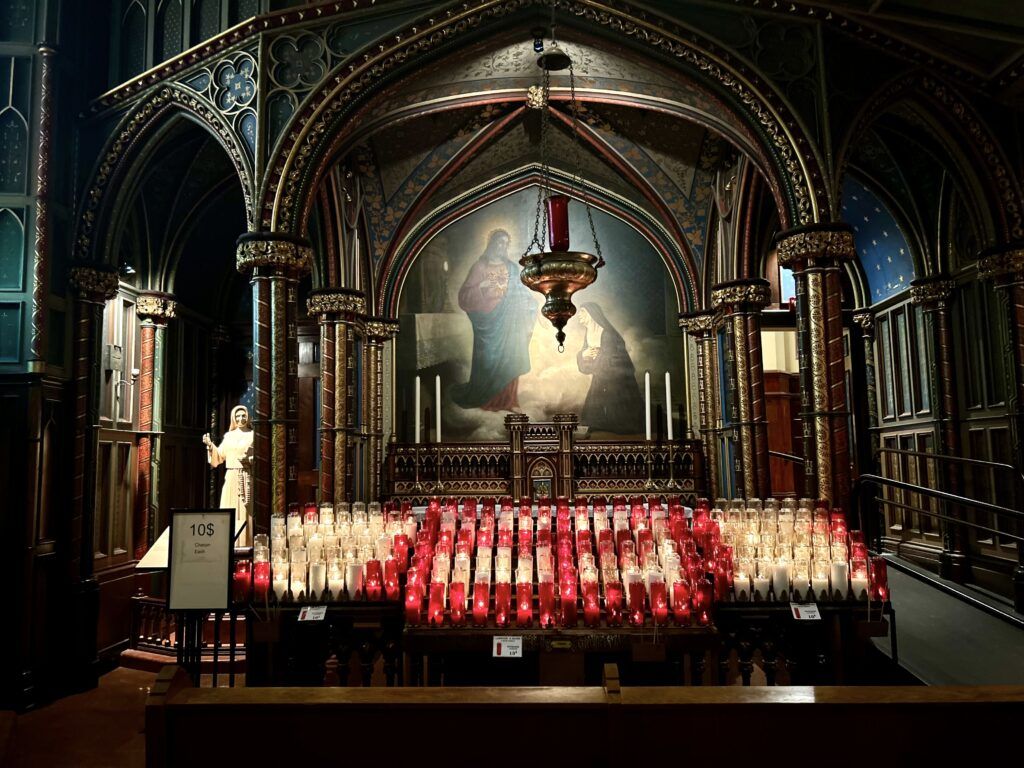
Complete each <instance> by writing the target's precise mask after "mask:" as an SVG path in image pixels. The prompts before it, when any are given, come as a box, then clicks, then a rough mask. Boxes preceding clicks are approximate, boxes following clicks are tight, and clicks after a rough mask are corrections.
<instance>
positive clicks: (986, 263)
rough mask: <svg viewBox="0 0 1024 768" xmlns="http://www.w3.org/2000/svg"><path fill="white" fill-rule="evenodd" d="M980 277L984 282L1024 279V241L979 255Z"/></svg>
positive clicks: (988, 250) (996, 247) (989, 249)
mask: <svg viewBox="0 0 1024 768" xmlns="http://www.w3.org/2000/svg"><path fill="white" fill-rule="evenodd" d="M978 277H980V278H982V279H983V280H995V279H998V278H1010V279H1011V280H1019V279H1021V278H1024V241H1017V242H1013V243H1006V244H1003V245H997V246H995V247H993V248H987V249H985V250H984V251H982V252H981V253H979V254H978Z"/></svg>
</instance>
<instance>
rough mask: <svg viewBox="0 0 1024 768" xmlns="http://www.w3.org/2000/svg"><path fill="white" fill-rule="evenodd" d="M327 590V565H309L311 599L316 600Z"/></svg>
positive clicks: (320, 563) (322, 563)
mask: <svg viewBox="0 0 1024 768" xmlns="http://www.w3.org/2000/svg"><path fill="white" fill-rule="evenodd" d="M326 588H327V563H324V562H319V563H310V564H309V598H310V599H311V600H315V599H316V598H318V597H320V595H322V594H323V593H324V590H325V589H326Z"/></svg>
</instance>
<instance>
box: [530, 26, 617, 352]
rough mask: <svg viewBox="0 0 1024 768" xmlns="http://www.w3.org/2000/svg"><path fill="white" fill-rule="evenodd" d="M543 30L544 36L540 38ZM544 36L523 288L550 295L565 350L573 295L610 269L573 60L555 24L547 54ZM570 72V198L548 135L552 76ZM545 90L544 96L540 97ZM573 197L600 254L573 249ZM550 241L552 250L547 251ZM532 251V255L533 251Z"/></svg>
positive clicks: (538, 47)
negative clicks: (584, 168)
mask: <svg viewBox="0 0 1024 768" xmlns="http://www.w3.org/2000/svg"><path fill="white" fill-rule="evenodd" d="M538 32H539V33H540V34H538ZM542 35H543V32H542V31H541V30H537V31H535V32H534V38H535V41H534V50H535V51H538V53H539V54H540V55H539V56H538V57H537V66H538V67H540V68H541V70H542V72H543V79H542V83H543V85H542V86H541V88H540V89H537V88H536V87H534V88H531V89H530V94H529V96H528V104H529V106H531V107H533V108H536V109H540V110H541V115H542V116H541V121H540V176H541V179H540V184H539V186H538V189H537V207H536V212H535V216H534V223H533V239H532V240H531V241H530V243H529V245H527V247H526V253H525V254H524V255H523V257H522V258H521V259H520V260H519V264H520V266H522V268H523V270H522V272H521V273H520V275H519V277H520V279H521V280H522V282H523V284H524V285H525V286H526V287H527V288H530V289H531V290H534V291H537V292H538V293H541V294H543V295H544V306H543V307H542V308H541V314H542V315H544V317H546V318H547V319H548V320H549V321H550V322H551V324H552V325H553V326H554V327H555V339H556V340H557V341H558V351H559V352H562V351H564V350H565V331H564V328H565V324H566V323H567V322H568V321H569V319H570V318H571V317H572V316H573V315H575V314H576V307H575V306H573V303H572V297H573V294H574V293H576V292H577V291H582V290H583V289H584V288H586V287H587V286H588V285H590V284H591V283H592V282H594V280H596V279H597V270H598V269H599V268H600V267H602V266H604V259H603V258H602V257H601V245H600V243H598V241H597V232H596V230H595V229H594V220H593V217H592V216H591V212H590V203H589V201H588V199H587V194H586V190H585V188H584V185H583V176H582V173H581V152H580V137H579V129H578V123H579V105H578V104H577V102H576V77H575V73H574V71H573V64H572V59H571V58H570V57H569V55H568V54H567V53H566V52H565V51H563V50H562V49H561V48H559V47H558V43H557V42H556V41H555V39H554V26H553V25H552V28H551V35H552V42H551V46H550V47H548V49H547V50H544V46H543V42H542V40H541V38H542ZM566 69H568V70H569V109H570V114H571V116H572V141H573V148H574V156H575V158H574V159H575V169H574V172H573V177H572V181H571V183H570V186H569V194H562V193H558V192H555V190H554V188H553V185H552V178H551V177H552V174H551V168H550V165H549V163H550V155H549V147H548V137H549V136H550V133H551V111H550V109H549V107H548V98H549V96H550V94H551V73H552V72H561V71H564V70H566ZM538 91H539V93H538ZM573 196H576V197H578V198H579V199H580V200H582V202H583V206H584V208H585V210H586V212H587V222H588V223H589V225H590V232H591V235H592V236H593V238H594V251H595V252H596V255H594V254H590V253H585V252H583V251H573V250H571V249H570V245H569V202H570V200H571V198H572V197H573ZM545 240H547V247H548V250H547V251H545V250H544V247H545V245H544V241H545ZM531 251H532V252H531Z"/></svg>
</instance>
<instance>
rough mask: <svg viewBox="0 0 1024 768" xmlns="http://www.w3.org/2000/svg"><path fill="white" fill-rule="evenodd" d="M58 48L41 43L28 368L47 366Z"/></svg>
mask: <svg viewBox="0 0 1024 768" xmlns="http://www.w3.org/2000/svg"><path fill="white" fill-rule="evenodd" d="M55 56H56V51H54V50H53V48H51V47H50V46H48V45H45V44H44V45H40V46H39V126H38V128H37V129H36V136H37V137H38V140H39V145H38V147H37V152H36V189H35V193H36V194H35V198H36V199H35V209H36V210H35V248H34V250H35V253H34V259H33V262H32V264H33V267H32V324H31V328H32V333H31V336H30V338H29V356H28V370H29V372H31V373H42V372H43V370H44V369H45V367H46V362H45V358H46V338H47V324H48V322H49V317H48V314H49V312H48V309H49V300H50V157H51V155H52V154H53V149H52V147H51V143H52V140H53V72H54V66H55V65H54V58H55Z"/></svg>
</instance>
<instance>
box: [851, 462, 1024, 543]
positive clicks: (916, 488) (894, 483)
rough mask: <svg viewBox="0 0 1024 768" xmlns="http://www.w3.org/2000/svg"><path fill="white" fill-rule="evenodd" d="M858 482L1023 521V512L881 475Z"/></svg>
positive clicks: (945, 517)
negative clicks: (886, 487) (888, 487)
mask: <svg viewBox="0 0 1024 768" xmlns="http://www.w3.org/2000/svg"><path fill="white" fill-rule="evenodd" d="M858 482H860V483H866V484H867V483H870V484H873V485H876V486H879V487H882V486H890V487H892V488H899V489H900V490H904V491H909V492H911V493H919V494H921V495H923V496H931V497H933V498H936V499H942V500H943V501H948V502H951V503H953V504H957V505H959V506H963V507H973V508H974V509H980V510H984V511H986V512H991V513H993V514H997V515H1006V516H1007V517H1011V518H1017V519H1018V520H1024V512H1020V511H1018V510H1016V509H1010V508H1009V507H1002V506H999V505H998V504H989V503H988V502H987V501H978V500H977V499H971V498H968V497H967V496H959V495H957V494H955V493H949V492H948V491H939V490H935V489H934V488H925V487H924V486H921V485H914V484H912V483H905V482H903V481H902V480H892V479H891V478H888V477H882V476H881V475H870V474H867V475H861V476H860V477H859V478H858ZM878 502H879V503H880V504H892V505H894V506H895V505H896V504H900V502H897V501H889V500H887V499H885V498H882V499H878ZM901 506H903V508H906V509H911V510H912V511H915V512H918V513H919V514H923V515H929V516H931V517H937V518H939V519H941V520H948V521H950V522H953V523H956V524H957V525H966V526H968V527H969V528H977V529H978V530H981V531H985V532H986V533H992V534H995V535H997V536H1002V537H1005V538H1008V539H1014V540H1016V541H1021V542H1024V536H1018V535H1016V534H1012V533H1007V532H1006V531H998V530H995V529H992V528H989V527H987V526H984V525H979V524H978V523H973V522H971V521H970V520H964V519H962V518H959V517H951V516H949V515H944V514H942V513H941V512H934V511H932V510H930V509H922V508H917V507H911V506H910V505H901Z"/></svg>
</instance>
